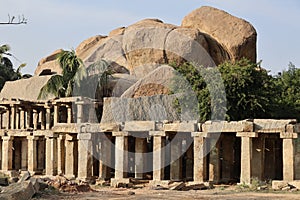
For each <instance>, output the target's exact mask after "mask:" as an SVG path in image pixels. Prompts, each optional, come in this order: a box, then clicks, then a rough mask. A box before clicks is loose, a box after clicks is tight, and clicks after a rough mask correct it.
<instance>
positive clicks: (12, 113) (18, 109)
mask: <svg viewBox="0 0 300 200" xmlns="http://www.w3.org/2000/svg"><path fill="white" fill-rule="evenodd" d="M52 106H53V124H51V112H52V111H51V108H52ZM59 107H60V105H59V104H54V105H49V104H46V105H45V106H44V107H39V108H37V107H26V106H19V105H18V104H11V105H9V106H8V107H7V108H6V110H5V111H4V112H3V113H1V115H0V129H3V128H4V127H5V128H6V129H8V130H10V129H13V130H14V129H26V128H33V129H34V130H37V129H38V124H39V123H40V124H41V127H40V129H41V130H50V128H51V126H52V125H53V126H54V125H57V124H58V123H59ZM66 108H67V112H66V115H67V121H66V122H67V123H72V122H73V120H72V116H73V113H72V106H71V105H66ZM4 115H5V117H4ZM4 119H5V121H6V124H4V122H3V121H4ZM82 119H83V102H81V103H79V104H78V122H79V123H81V122H82Z"/></svg>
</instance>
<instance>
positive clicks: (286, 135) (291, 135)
mask: <svg viewBox="0 0 300 200" xmlns="http://www.w3.org/2000/svg"><path fill="white" fill-rule="evenodd" d="M280 138H283V139H296V138H298V134H297V133H290V132H282V133H280Z"/></svg>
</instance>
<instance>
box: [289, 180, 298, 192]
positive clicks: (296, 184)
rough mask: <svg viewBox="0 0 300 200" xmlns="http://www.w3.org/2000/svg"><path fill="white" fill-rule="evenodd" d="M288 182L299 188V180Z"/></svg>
mask: <svg viewBox="0 0 300 200" xmlns="http://www.w3.org/2000/svg"><path fill="white" fill-rule="evenodd" d="M288 184H289V185H291V186H293V187H295V188H297V189H298V190H300V181H290V182H289V183H288Z"/></svg>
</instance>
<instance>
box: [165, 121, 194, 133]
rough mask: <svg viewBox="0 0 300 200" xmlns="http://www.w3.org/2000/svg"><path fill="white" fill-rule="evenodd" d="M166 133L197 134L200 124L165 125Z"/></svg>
mask: <svg viewBox="0 0 300 200" xmlns="http://www.w3.org/2000/svg"><path fill="white" fill-rule="evenodd" d="M163 127H164V131H166V132H195V131H198V130H197V129H198V123H194V122H180V123H172V124H164V126H163Z"/></svg>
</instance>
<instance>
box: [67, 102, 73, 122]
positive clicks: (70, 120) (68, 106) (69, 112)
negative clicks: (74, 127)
mask: <svg viewBox="0 0 300 200" xmlns="http://www.w3.org/2000/svg"><path fill="white" fill-rule="evenodd" d="M72 117H73V116H72V106H71V105H67V123H68V124H71V123H72Z"/></svg>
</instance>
